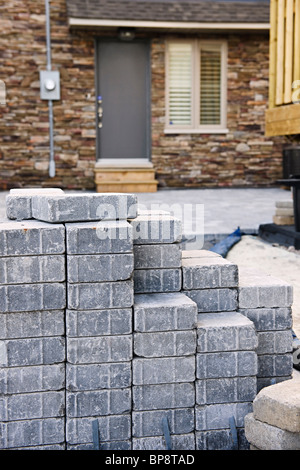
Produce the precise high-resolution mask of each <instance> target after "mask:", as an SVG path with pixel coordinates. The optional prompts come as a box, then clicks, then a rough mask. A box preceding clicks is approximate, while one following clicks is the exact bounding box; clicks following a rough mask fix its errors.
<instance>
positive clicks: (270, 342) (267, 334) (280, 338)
mask: <svg viewBox="0 0 300 470" xmlns="http://www.w3.org/2000/svg"><path fill="white" fill-rule="evenodd" d="M292 350H293V335H292V330H283V331H260V332H258V347H257V350H256V352H257V354H284V353H287V352H291V351H292Z"/></svg>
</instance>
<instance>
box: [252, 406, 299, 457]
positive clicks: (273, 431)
mask: <svg viewBox="0 0 300 470" xmlns="http://www.w3.org/2000/svg"><path fill="white" fill-rule="evenodd" d="M245 435H246V438H247V439H248V441H249V442H250V443H251V444H252V445H254V446H255V447H256V448H257V449H260V450H300V433H298V432H290V431H286V430H285V429H280V428H278V427H276V426H271V425H270V424H267V423H264V422H262V421H259V420H258V419H255V418H254V417H253V413H249V414H248V415H247V416H246V417H245Z"/></svg>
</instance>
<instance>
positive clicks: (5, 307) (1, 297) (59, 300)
mask: <svg viewBox="0 0 300 470" xmlns="http://www.w3.org/2000/svg"><path fill="white" fill-rule="evenodd" d="M65 306H66V286H65V284H64V283H56V282H53V283H44V284H9V285H2V286H0V312H1V313H8V312H24V311H26V312H29V311H35V310H38V311H40V310H61V309H63V308H65Z"/></svg>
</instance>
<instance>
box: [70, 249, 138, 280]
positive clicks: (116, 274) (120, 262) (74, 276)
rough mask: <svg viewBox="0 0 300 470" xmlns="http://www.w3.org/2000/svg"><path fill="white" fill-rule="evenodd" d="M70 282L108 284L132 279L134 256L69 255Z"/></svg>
mask: <svg viewBox="0 0 300 470" xmlns="http://www.w3.org/2000/svg"><path fill="white" fill-rule="evenodd" d="M67 269H68V274H67V278H68V282H70V283H76V282H108V281H124V280H126V279H130V277H131V275H132V272H133V254H130V253H122V254H107V255H104V254H103V255H67Z"/></svg>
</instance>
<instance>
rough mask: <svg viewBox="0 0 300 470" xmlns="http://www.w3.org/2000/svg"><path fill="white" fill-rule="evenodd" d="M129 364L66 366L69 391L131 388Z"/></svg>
mask: <svg viewBox="0 0 300 470" xmlns="http://www.w3.org/2000/svg"><path fill="white" fill-rule="evenodd" d="M131 376H132V373H131V362H118V363H106V364H84V365H73V364H67V365H66V388H67V390H69V391H81V390H99V389H105V388H107V389H110V388H126V387H130V386H131V382H132V379H131Z"/></svg>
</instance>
